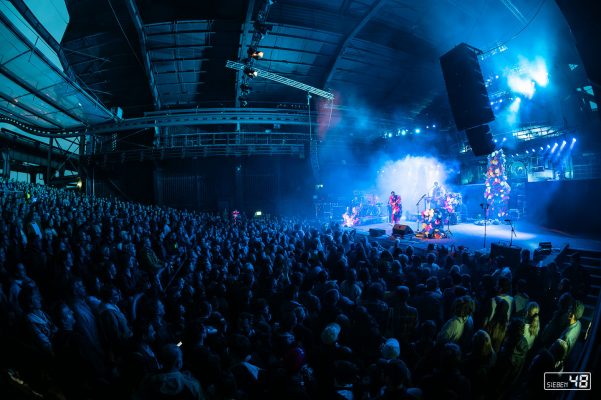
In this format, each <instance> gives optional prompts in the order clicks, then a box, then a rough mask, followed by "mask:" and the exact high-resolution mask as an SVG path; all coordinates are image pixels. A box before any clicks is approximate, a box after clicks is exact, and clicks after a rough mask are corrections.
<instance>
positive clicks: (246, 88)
mask: <svg viewBox="0 0 601 400" xmlns="http://www.w3.org/2000/svg"><path fill="white" fill-rule="evenodd" d="M251 91H252V88H251V87H250V86H248V85H247V84H246V83H243V84H242V85H240V92H241V93H242V94H243V95H247V94H249V93H250V92H251Z"/></svg>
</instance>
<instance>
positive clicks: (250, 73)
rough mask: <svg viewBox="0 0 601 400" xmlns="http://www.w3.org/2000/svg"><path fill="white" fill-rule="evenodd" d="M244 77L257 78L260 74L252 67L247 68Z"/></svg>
mask: <svg viewBox="0 0 601 400" xmlns="http://www.w3.org/2000/svg"><path fill="white" fill-rule="evenodd" d="M244 75H246V76H248V77H250V78H256V77H257V76H258V75H259V73H258V72H257V71H255V70H254V69H252V68H250V67H245V68H244Z"/></svg>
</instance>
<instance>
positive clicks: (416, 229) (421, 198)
mask: <svg viewBox="0 0 601 400" xmlns="http://www.w3.org/2000/svg"><path fill="white" fill-rule="evenodd" d="M426 194H427V193H426ZM426 194H424V195H423V196H422V197H420V198H419V200H418V201H417V204H416V205H415V206H416V207H417V217H416V219H415V220H416V221H417V222H416V227H415V232H419V203H421V202H422V200H423V199H424V197H426Z"/></svg>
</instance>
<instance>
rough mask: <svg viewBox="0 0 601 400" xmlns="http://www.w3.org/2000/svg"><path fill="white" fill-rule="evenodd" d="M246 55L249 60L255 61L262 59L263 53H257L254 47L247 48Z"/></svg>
mask: <svg viewBox="0 0 601 400" xmlns="http://www.w3.org/2000/svg"><path fill="white" fill-rule="evenodd" d="M247 54H248V56H249V57H250V58H254V59H255V60H260V59H261V58H263V52H262V51H258V50H257V49H255V48H254V47H249V48H248V51H247Z"/></svg>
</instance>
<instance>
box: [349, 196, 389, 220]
mask: <svg viewBox="0 0 601 400" xmlns="http://www.w3.org/2000/svg"><path fill="white" fill-rule="evenodd" d="M353 202H354V204H353V214H355V215H357V216H359V217H379V216H380V215H382V203H381V202H380V198H379V197H378V196H377V195H375V194H373V193H369V194H365V195H363V196H361V197H357V196H355V198H354V200H353Z"/></svg>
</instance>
